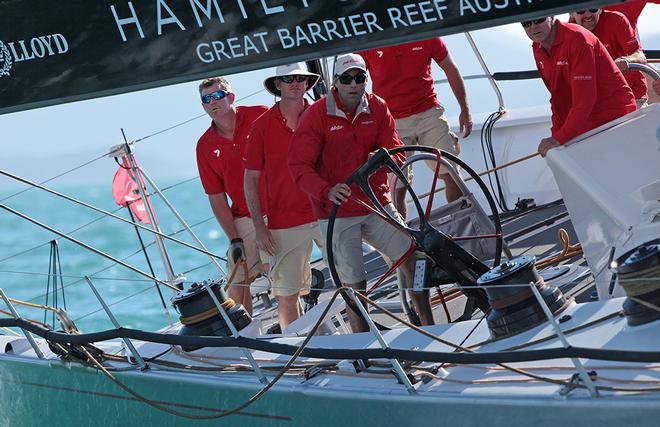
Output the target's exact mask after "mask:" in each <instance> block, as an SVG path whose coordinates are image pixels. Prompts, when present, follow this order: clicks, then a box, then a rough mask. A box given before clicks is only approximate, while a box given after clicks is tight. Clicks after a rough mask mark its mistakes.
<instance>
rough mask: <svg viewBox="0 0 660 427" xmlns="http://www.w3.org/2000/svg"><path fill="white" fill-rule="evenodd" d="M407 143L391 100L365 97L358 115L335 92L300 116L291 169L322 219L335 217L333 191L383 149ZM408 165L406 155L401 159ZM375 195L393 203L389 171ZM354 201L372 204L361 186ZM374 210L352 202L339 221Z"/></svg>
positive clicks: (381, 175) (376, 181)
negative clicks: (396, 124)
mask: <svg viewBox="0 0 660 427" xmlns="http://www.w3.org/2000/svg"><path fill="white" fill-rule="evenodd" d="M401 145H403V143H402V142H401V140H400V139H399V136H398V134H397V133H396V129H395V127H394V119H393V118H392V115H391V114H390V112H389V111H388V109H387V106H386V105H385V102H384V101H383V100H382V99H381V98H379V97H377V96H376V95H373V94H365V95H364V97H363V98H362V102H361V104H360V105H359V106H358V110H357V112H356V114H355V116H354V117H351V116H350V115H349V114H347V113H346V112H345V111H344V109H343V108H342V107H341V105H340V104H339V102H338V100H337V99H336V96H335V93H334V90H333V91H332V92H331V94H330V95H328V96H327V97H325V98H323V99H320V100H319V101H316V102H315V103H314V104H312V106H311V107H309V108H308V109H307V110H306V111H305V112H304V113H303V115H302V117H301V118H300V122H299V123H298V128H297V129H296V132H295V133H294V135H293V140H292V141H291V146H290V148H289V156H288V163H289V171H290V172H291V176H292V177H293V180H294V181H295V182H296V184H297V185H298V186H299V187H300V188H301V189H302V190H303V191H304V192H306V193H307V194H309V196H310V200H311V202H312V209H313V211H314V214H315V215H316V218H319V219H325V218H328V216H329V215H330V209H331V208H332V202H331V201H330V200H329V199H328V190H330V188H332V187H333V186H334V185H336V184H339V183H344V182H346V180H347V179H348V177H349V176H351V174H352V173H353V172H354V171H355V170H356V169H357V168H359V167H360V166H362V164H363V163H364V162H365V161H366V160H367V159H368V156H369V153H371V152H372V151H374V150H377V149H378V148H386V149H389V148H394V147H397V146H401ZM396 160H397V161H399V162H403V160H405V156H404V155H403V153H401V154H399V155H397V158H396ZM369 182H370V184H371V188H372V189H373V192H374V195H375V196H376V197H377V198H378V201H379V202H380V203H382V204H383V205H386V204H388V203H391V201H392V199H391V196H390V189H389V185H388V183H387V174H386V173H385V171H380V172H376V173H375V174H374V175H372V177H371V178H370V180H369ZM351 193H352V194H351V197H358V198H360V199H361V200H364V201H366V200H367V198H366V196H365V195H364V194H363V193H362V191H361V190H359V187H357V186H356V185H353V186H351ZM368 214H369V211H368V210H367V209H365V208H364V207H362V206H360V205H359V204H358V203H356V202H354V201H351V200H349V201H348V202H345V203H343V204H342V205H341V209H339V211H338V213H337V216H338V217H354V216H362V215H368Z"/></svg>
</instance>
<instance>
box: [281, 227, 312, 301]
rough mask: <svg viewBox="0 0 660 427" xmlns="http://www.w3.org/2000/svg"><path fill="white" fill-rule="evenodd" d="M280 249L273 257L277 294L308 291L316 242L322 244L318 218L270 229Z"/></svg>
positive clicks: (293, 293) (305, 292)
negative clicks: (312, 220) (299, 223)
mask: <svg viewBox="0 0 660 427" xmlns="http://www.w3.org/2000/svg"><path fill="white" fill-rule="evenodd" d="M270 232H271V234H272V235H273V239H274V240H275V247H276V249H277V251H276V253H275V255H273V256H271V257H270V265H271V268H270V279H271V284H272V289H273V295H274V296H276V297H277V296H290V295H296V294H299V295H306V294H308V293H309V289H310V286H311V282H312V269H311V266H310V263H309V261H310V258H311V256H312V242H316V244H317V245H318V246H319V247H323V245H322V243H321V233H320V231H319V226H318V224H317V223H316V222H310V223H308V224H303V225H299V226H296V227H290V228H282V229H277V230H270Z"/></svg>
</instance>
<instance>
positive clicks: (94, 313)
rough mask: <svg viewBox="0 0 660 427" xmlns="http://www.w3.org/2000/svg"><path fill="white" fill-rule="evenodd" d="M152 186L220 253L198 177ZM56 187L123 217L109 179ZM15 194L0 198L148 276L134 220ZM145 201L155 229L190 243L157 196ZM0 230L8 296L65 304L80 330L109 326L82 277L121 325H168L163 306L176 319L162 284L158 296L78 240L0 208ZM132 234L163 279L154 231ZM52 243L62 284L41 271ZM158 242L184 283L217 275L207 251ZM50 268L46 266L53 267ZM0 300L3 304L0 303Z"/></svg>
mask: <svg viewBox="0 0 660 427" xmlns="http://www.w3.org/2000/svg"><path fill="white" fill-rule="evenodd" d="M159 185H160V186H161V189H162V190H163V193H164V195H165V197H167V199H168V200H169V201H170V203H171V204H172V205H173V206H174V207H175V209H176V210H177V211H178V212H179V214H180V215H181V216H182V217H183V218H184V219H185V221H186V222H187V223H188V224H189V225H190V226H191V227H192V229H193V231H194V233H195V234H196V235H197V236H198V237H199V239H200V240H201V241H202V242H203V243H204V245H205V246H206V248H207V249H208V250H209V251H210V252H213V253H215V254H217V255H220V256H222V257H224V256H225V255H226V251H227V238H226V236H225V235H224V233H223V232H222V229H221V228H220V226H219V225H218V223H217V221H216V219H215V217H214V216H213V214H212V212H211V209H210V206H209V203H208V198H207V197H206V195H205V194H204V191H203V189H202V187H201V184H200V182H199V180H198V179H192V180H188V181H184V182H180V183H168V184H167V185H163V184H162V183H161V184H159ZM57 190H58V191H60V192H62V193H65V194H66V195H69V196H71V197H74V198H76V199H79V200H82V201H84V202H86V203H89V204H91V205H94V206H96V207H98V208H101V209H104V210H106V211H113V212H114V211H116V212H115V214H116V215H117V216H120V217H122V218H125V219H130V217H129V214H128V212H127V209H126V208H120V207H118V206H117V205H116V204H115V202H114V200H113V197H112V193H111V187H110V184H105V185H78V186H64V187H62V188H57ZM17 191H19V190H17ZM17 191H6V190H5V191H2V192H0V203H2V204H4V205H7V206H8V207H11V208H12V209H15V210H17V211H20V212H22V213H24V214H25V215H28V216H30V217H31V218H33V219H35V220H37V221H40V222H43V223H46V224H48V225H49V226H50V227H53V228H54V229H57V230H58V231H60V232H62V233H65V234H67V235H68V236H70V237H71V238H74V239H77V240H80V241H81V242H84V243H85V244H87V245H90V246H92V247H94V248H96V249H98V250H99V251H102V252H104V253H106V254H108V255H110V256H112V257H115V258H118V259H120V260H124V261H125V262H126V263H127V264H130V265H131V266H133V267H135V268H137V269H140V270H142V271H144V272H147V273H150V268H149V265H148V263H147V258H146V255H145V251H143V250H142V246H141V245H140V241H139V239H138V236H137V231H136V229H135V227H134V226H133V225H131V224H126V223H123V222H121V221H120V220H117V219H115V218H111V217H109V216H108V215H104V214H103V213H99V212H95V211H93V210H91V209H89V208H86V207H82V206H78V205H76V204H74V203H72V202H70V201H66V200H63V199H61V198H58V197H56V196H54V195H51V194H48V193H46V192H44V191H42V190H40V189H37V188H33V189H30V190H29V191H26V192H24V193H21V194H18V195H14V194H16V193H17ZM9 196H12V197H9ZM151 199H152V201H153V204H154V208H155V210H156V213H157V217H158V225H159V227H160V228H161V230H162V233H164V234H167V235H173V237H175V238H177V239H179V240H183V241H185V242H187V243H189V244H193V245H195V246H197V244H196V243H195V242H194V241H193V239H192V238H191V237H190V235H189V233H188V232H187V231H185V230H184V229H183V226H182V225H181V223H180V222H179V221H178V220H177V219H176V217H175V215H173V214H172V213H171V212H170V211H169V209H168V208H167V206H166V205H165V204H164V203H163V202H162V201H161V200H160V199H159V198H158V196H152V198H151ZM0 232H1V233H2V239H1V240H0V277H2V280H1V281H0V288H2V289H3V290H4V291H5V293H6V294H7V295H8V296H9V297H11V298H15V299H18V300H22V301H27V302H31V303H35V304H45V303H46V302H48V305H50V306H55V305H57V306H58V307H60V308H64V307H65V305H66V311H67V313H68V314H69V317H70V318H71V319H73V320H74V321H75V323H76V325H77V326H78V327H79V329H80V330H81V331H82V332H91V331H99V330H103V329H111V328H113V325H112V323H111V322H110V320H109V318H108V316H107V314H106V313H105V312H104V311H103V310H102V308H101V305H100V303H99V301H98V299H97V298H96V297H95V296H94V294H93V292H92V291H91V289H90V287H89V285H88V283H87V281H86V280H85V279H84V277H85V276H89V278H90V280H91V281H92V283H93V284H94V285H95V286H96V288H97V289H98V290H99V293H100V294H101V296H102V297H103V299H104V300H105V302H106V303H107V304H108V305H110V309H111V310H112V312H113V314H114V315H115V316H116V317H117V319H118V320H119V322H120V323H121V325H122V326H124V327H128V328H136V329H143V330H157V329H159V328H161V327H164V326H166V325H167V324H168V320H167V315H166V314H165V311H166V310H167V311H169V313H170V316H171V317H172V318H173V319H174V320H175V321H176V320H177V319H178V314H177V313H176V312H175V311H174V309H173V308H172V304H171V302H170V299H171V298H172V296H173V294H174V293H173V292H172V291H171V290H170V289H168V288H165V287H163V286H162V285H161V286H160V291H161V293H162V295H163V298H162V300H161V297H160V295H159V292H158V289H157V288H156V285H155V283H154V281H153V280H150V279H148V278H145V277H143V276H141V275H139V274H137V273H135V272H133V271H130V270H129V269H127V268H125V267H123V266H120V265H118V264H117V263H115V262H113V261H111V260H109V259H107V258H104V257H103V256H101V255H98V254H95V253H93V252H91V251H89V250H86V249H83V248H82V247H80V246H79V245H78V244H75V243H73V242H71V241H69V240H67V239H66V238H63V237H60V236H58V235H56V234H55V233H53V232H51V231H47V230H44V229H43V228H41V227H39V226H37V225H34V224H32V223H31V222H29V221H28V220H26V219H22V218H20V217H18V216H16V215H14V214H12V213H10V212H8V211H6V210H0ZM139 233H140V235H141V237H142V239H143V242H144V245H145V246H146V254H147V255H148V257H149V260H150V263H151V266H152V267H153V270H154V273H155V275H156V277H158V278H161V279H166V278H167V275H166V272H165V269H164V266H163V261H162V258H161V257H160V253H159V251H158V248H157V246H156V245H155V244H154V237H153V235H152V234H151V233H149V232H147V231H144V230H139ZM53 240H56V242H57V248H58V252H59V261H60V262H59V264H60V265H61V281H60V278H59V277H57V280H53V279H54V278H53V277H52V276H50V277H49V275H48V272H49V264H52V263H51V262H50V258H51V255H50V254H51V249H52V247H53V246H52V244H51V242H52V241H53ZM165 246H166V248H167V251H168V253H169V258H170V260H171V264H172V267H173V269H174V272H175V273H176V274H182V275H183V276H185V277H186V284H188V285H189V284H190V283H192V282H196V281H202V280H205V279H208V278H216V277H219V276H221V275H222V273H221V272H220V271H219V270H218V268H217V267H216V266H215V265H214V264H212V263H211V261H210V259H209V257H208V256H207V255H205V254H203V253H200V252H196V251H194V250H191V249H190V248H187V247H185V246H183V245H180V244H178V243H176V242H172V241H167V240H166V241H165ZM219 263H220V264H221V265H222V267H223V268H225V270H226V267H225V263H224V261H221V260H219ZM50 268H51V271H52V266H51V267H50ZM58 269H59V267H58ZM49 278H50V283H49ZM53 282H56V283H57V291H56V292H54V290H53V289H54V283H53ZM62 287H63V289H62ZM47 289H48V293H47V292H46V291H47ZM163 301H164V303H163ZM0 305H2V306H3V307H2V308H3V309H4V308H5V307H4V303H0ZM16 308H17V310H18V311H19V313H20V315H21V316H23V317H27V318H32V319H35V320H39V321H41V322H43V321H44V310H43V309H32V308H26V307H24V306H21V305H17V306H16ZM46 322H47V323H49V324H51V325H52V324H53V320H52V315H51V314H50V313H49V314H48V315H47V316H46ZM54 327H55V329H58V328H59V324H58V323H57V322H55V325H54Z"/></svg>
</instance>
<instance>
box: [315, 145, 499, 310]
mask: <svg viewBox="0 0 660 427" xmlns="http://www.w3.org/2000/svg"><path fill="white" fill-rule="evenodd" d="M402 152H403V153H410V152H421V153H423V156H421V157H419V158H418V159H416V160H428V159H429V158H431V159H435V160H436V162H437V163H436V168H435V171H434V179H433V182H432V185H431V187H432V188H431V191H430V193H429V194H428V200H427V203H426V207H425V208H422V205H421V203H420V200H419V198H418V197H417V195H416V193H415V191H414V190H413V188H412V186H411V184H410V183H409V182H408V180H407V177H406V174H405V173H404V172H403V171H402V169H401V168H400V167H399V165H398V164H397V163H396V162H395V161H394V159H393V158H392V157H391V156H392V155H396V154H398V153H402ZM416 160H415V161H416ZM440 164H443V165H445V166H446V167H448V168H449V170H453V173H452V175H454V176H455V177H459V179H460V175H459V174H458V173H456V172H455V167H454V165H458V166H460V167H461V168H462V169H463V170H465V172H467V174H468V175H470V177H471V179H473V180H474V181H475V183H476V184H477V185H478V187H479V188H480V190H481V191H482V192H483V194H484V196H485V199H486V201H487V204H488V207H489V210H490V217H491V219H492V225H493V230H494V231H493V233H490V234H488V235H476V236H449V235H447V234H445V233H443V232H442V231H440V230H438V229H437V228H436V227H435V226H434V225H433V224H432V221H430V218H431V213H432V208H433V198H434V194H435V193H436V183H437V180H438V175H439V167H440ZM382 168H385V169H387V170H388V171H389V172H391V173H392V174H393V175H394V176H395V177H396V179H398V180H400V181H401V182H402V183H403V184H404V186H405V188H406V192H407V194H408V195H409V196H410V198H411V200H412V203H413V205H414V207H415V210H416V211H417V216H418V218H417V220H416V221H415V222H416V225H415V226H414V227H412V226H410V225H407V224H403V223H401V222H400V221H399V219H398V218H394V217H393V216H392V215H391V214H390V213H389V212H388V211H387V210H385V208H384V207H383V206H382V204H381V203H380V202H379V201H378V199H377V198H376V196H375V195H374V192H373V190H372V189H371V187H370V185H369V177H370V176H371V175H373V174H374V173H376V172H377V171H379V170H381V169H382ZM346 184H347V185H349V186H351V185H352V184H356V185H357V186H358V187H359V189H360V190H361V191H362V192H363V193H364V195H365V196H366V198H367V199H368V201H369V203H365V202H363V201H361V200H358V199H356V198H353V200H355V201H356V202H358V203H359V204H360V205H362V206H364V207H365V208H366V209H367V210H369V211H370V212H372V213H375V214H377V215H378V216H380V217H381V218H382V219H383V220H385V221H387V222H389V223H390V224H392V225H394V226H395V227H397V228H398V229H400V230H402V231H403V232H405V233H406V234H407V235H408V236H410V239H411V248H410V249H409V250H408V251H407V252H406V253H405V254H404V255H403V256H402V257H401V258H400V259H399V260H396V262H393V264H392V267H391V268H390V269H389V270H388V271H387V272H386V273H385V274H384V275H383V276H382V277H381V278H380V279H379V280H378V281H377V283H376V285H374V286H373V287H372V288H371V290H373V289H375V288H376V287H377V286H378V285H380V283H382V282H383V281H384V279H385V278H386V277H387V276H389V274H390V273H392V272H393V270H394V269H395V268H396V267H397V266H398V265H400V264H401V263H402V262H404V261H405V259H407V258H408V257H410V256H412V254H413V253H414V252H422V253H424V254H425V255H426V256H427V257H428V258H429V259H431V260H432V263H433V264H434V266H435V267H438V268H440V269H441V270H443V271H444V273H445V274H446V275H447V276H449V277H450V278H451V279H452V280H453V281H455V282H456V283H457V284H458V285H459V287H461V290H462V291H463V293H464V294H465V295H466V296H467V297H468V305H469V306H470V307H467V306H466V311H465V313H464V314H463V316H461V318H460V319H459V320H466V319H469V318H471V315H472V313H473V311H474V307H476V308H479V309H480V310H481V311H483V312H486V311H487V310H488V309H489V308H490V305H489V303H488V298H487V296H486V294H485V292H484V291H483V290H482V289H477V288H476V281H477V279H478V278H479V276H481V275H482V274H484V273H486V272H487V271H489V270H490V268H492V267H494V266H497V265H499V263H500V260H501V254H502V245H503V242H502V226H501V223H500V218H499V214H498V211H497V206H496V204H495V201H494V200H493V198H492V195H491V194H490V192H489V191H488V187H487V186H486V184H485V183H484V182H483V181H482V180H481V178H480V177H479V176H478V174H477V173H476V172H475V171H474V170H473V169H472V168H470V167H469V166H468V165H467V164H466V163H465V162H463V161H462V160H461V159H459V158H458V157H456V156H454V155H452V154H450V153H446V152H444V151H440V150H438V149H436V148H433V147H426V146H402V147H397V148H394V149H391V150H386V149H380V150H378V151H377V152H376V153H375V154H374V155H373V156H372V157H371V158H370V159H369V160H367V162H365V163H364V164H363V165H362V166H361V167H359V168H358V169H357V170H356V171H355V172H353V174H352V175H351V176H350V177H349V178H348V180H347V181H346ZM463 188H467V187H465V186H464V185H463ZM463 196H464V197H465V196H467V195H466V194H464V195H463ZM339 209H341V206H340V205H337V204H335V205H334V206H333V207H332V209H331V212H330V216H329V219H328V229H327V236H326V253H327V257H328V264H329V265H328V268H329V270H330V274H331V276H332V280H333V282H334V284H335V286H337V287H341V286H342V285H341V281H340V279H339V275H338V274H337V269H336V265H335V259H334V253H333V234H334V225H335V221H336V218H337V213H338V211H339ZM485 238H490V239H494V240H495V251H494V257H493V260H492V265H491V266H488V265H486V264H484V263H483V262H482V261H480V260H479V259H477V258H476V257H475V256H473V255H472V254H471V253H469V252H468V251H466V250H465V249H463V248H462V247H461V246H460V245H459V244H457V243H456V242H457V241H461V240H471V239H485ZM392 261H394V260H392ZM345 299H346V300H347V304H348V306H349V307H350V308H351V309H354V310H355V307H354V303H353V301H352V300H349V299H348V298H345ZM356 313H359V311H356ZM408 315H409V317H410V313H408ZM412 320H414V319H411V321H412Z"/></svg>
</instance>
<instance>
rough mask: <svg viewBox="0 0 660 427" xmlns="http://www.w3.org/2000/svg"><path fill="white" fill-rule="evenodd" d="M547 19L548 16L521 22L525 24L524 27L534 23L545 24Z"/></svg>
mask: <svg viewBox="0 0 660 427" xmlns="http://www.w3.org/2000/svg"><path fill="white" fill-rule="evenodd" d="M546 19H548V18H541V19H532V20H531V21H522V22H521V23H520V24H521V25H522V26H523V28H529V27H531V26H532V24H536V25H539V24H543V23H544V22H545V20H546Z"/></svg>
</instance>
